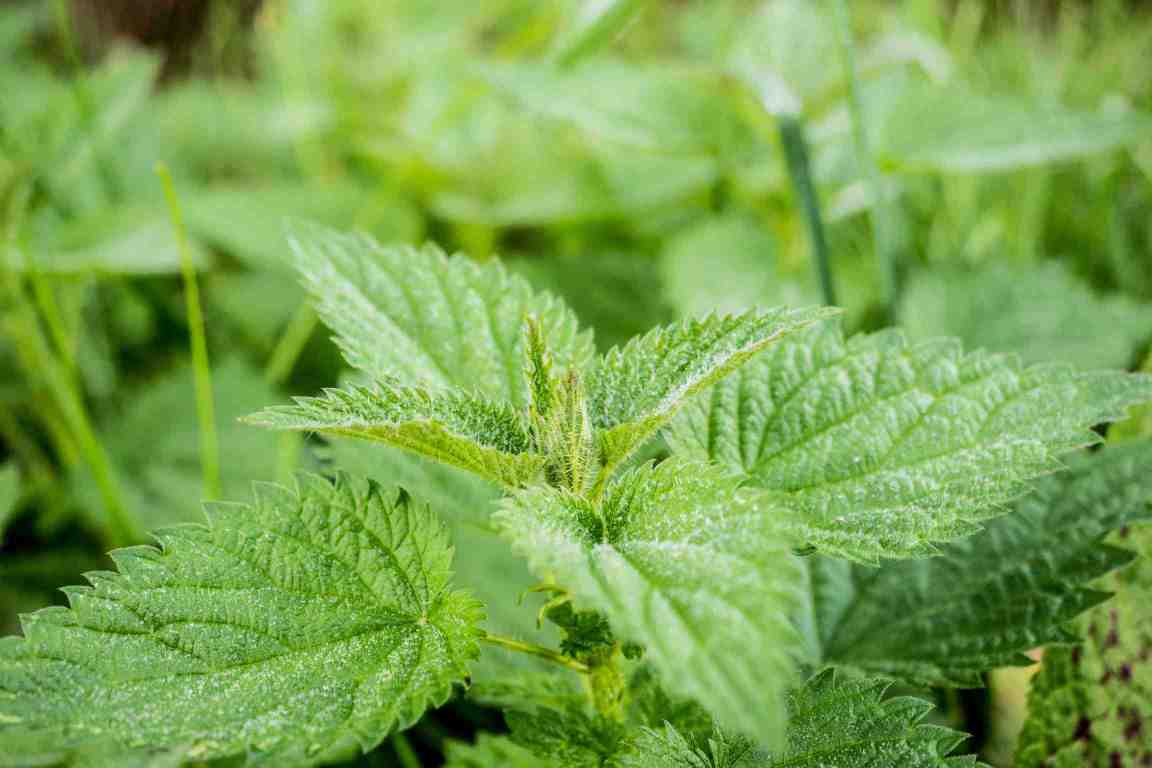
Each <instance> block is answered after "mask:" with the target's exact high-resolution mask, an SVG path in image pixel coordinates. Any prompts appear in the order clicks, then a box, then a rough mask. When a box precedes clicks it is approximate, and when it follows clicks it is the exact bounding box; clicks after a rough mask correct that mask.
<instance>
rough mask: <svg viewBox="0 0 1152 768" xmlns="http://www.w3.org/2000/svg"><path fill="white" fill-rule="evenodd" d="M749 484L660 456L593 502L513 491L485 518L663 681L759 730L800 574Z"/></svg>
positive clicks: (771, 707) (726, 719)
mask: <svg viewBox="0 0 1152 768" xmlns="http://www.w3.org/2000/svg"><path fill="white" fill-rule="evenodd" d="M761 496H762V495H761V494H758V493H756V492H746V491H740V490H738V489H737V488H736V482H735V481H733V480H731V479H729V478H727V477H725V476H724V474H723V473H722V472H721V471H719V470H718V469H716V468H714V467H712V466H709V465H707V464H693V463H687V462H682V461H667V462H664V463H662V464H660V465H659V466H657V467H655V468H653V467H651V466H643V467H640V468H637V469H635V470H632V471H630V472H627V473H625V474H624V475H622V476H621V477H619V478H618V479H617V480H616V481H614V482H613V483H611V484H610V485H609V486H608V487H607V489H606V491H605V493H604V496H603V498H602V499H601V500H600V501H599V502H594V501H591V500H589V499H587V498H585V497H581V496H578V495H576V494H572V493H568V492H565V491H562V490H556V489H550V488H542V487H540V488H530V489H527V490H524V491H521V492H518V493H516V494H514V495H513V496H511V497H510V498H508V499H506V500H505V502H504V505H503V506H502V508H501V509H500V510H499V511H498V512H497V513H496V514H495V516H494V521H495V522H496V524H497V527H498V528H500V530H501V532H502V533H503V535H504V536H505V537H506V538H508V539H509V540H510V541H511V542H512V543H513V546H514V547H515V548H516V549H517V550H518V551H519V552H521V553H522V554H523V555H524V556H525V557H527V558H528V560H529V565H530V566H531V567H532V569H533V570H534V571H535V572H536V573H537V574H538V575H540V576H541V577H543V576H544V575H546V574H550V575H553V576H554V577H555V578H556V579H557V581H559V582H560V583H562V584H564V585H565V586H566V587H567V588H568V589H569V590H570V591H571V592H572V594H573V595H574V597H575V598H576V599H577V600H578V601H580V602H581V603H582V604H583V603H587V604H588V605H590V606H592V607H594V608H596V609H598V610H601V611H603V612H604V613H605V614H606V615H607V616H608V619H609V622H610V623H611V625H612V629H613V631H614V632H615V633H616V634H617V635H618V636H619V637H621V638H622V639H625V640H632V641H635V642H637V643H640V644H642V645H643V646H645V648H646V655H645V658H646V659H648V660H649V661H650V662H651V663H652V664H653V665H654V666H655V667H656V668H657V669H658V670H659V672H660V673H661V675H662V676H663V679H664V681H665V683H666V685H667V686H668V687H669V689H670V690H671V692H673V693H677V694H680V695H683V696H687V697H691V698H695V699H696V700H698V701H700V702H701V703H702V704H704V705H705V706H706V707H707V708H708V709H709V710H711V711H712V713H713V714H714V715H716V716H717V717H718V718H719V719H720V721H721V722H722V723H724V724H726V725H728V726H729V727H732V728H736V729H739V730H741V731H747V732H748V733H750V734H756V735H757V736H759V737H760V738H763V739H765V740H766V741H769V742H770V741H772V740H773V739H778V738H779V737H781V735H782V733H783V720H784V713H783V692H784V689H785V686H786V685H787V683H788V681H789V679H790V677H791V674H792V670H793V663H794V655H795V654H796V653H797V652H798V648H799V646H800V640H799V637H798V636H797V634H796V632H795V630H794V629H793V627H792V625H791V623H790V621H789V620H788V616H789V615H790V612H791V610H792V609H793V608H794V606H795V604H796V603H797V602H798V600H799V599H800V595H801V589H800V585H801V581H800V575H801V574H800V571H799V567H798V564H797V563H796V561H795V558H794V557H793V556H792V555H791V552H790V550H789V548H788V547H787V546H786V545H785V544H784V543H783V542H782V541H781V540H780V538H779V537H778V536H777V535H776V534H775V532H774V531H773V530H772V527H771V516H772V510H771V509H767V508H765V507H764V506H763V505H762V504H761V501H760V500H761Z"/></svg>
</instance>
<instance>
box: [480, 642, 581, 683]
mask: <svg viewBox="0 0 1152 768" xmlns="http://www.w3.org/2000/svg"><path fill="white" fill-rule="evenodd" d="M480 640H481V641H482V642H485V643H490V644H492V645H498V646H500V647H501V648H506V649H507V650H509V651H516V652H517V653H526V654H528V655H529V656H535V657H537V658H540V659H545V660H547V661H551V662H552V663H554V664H559V665H560V666H562V667H567V668H568V669H571V670H572V671H573V672H579V673H580V674H582V675H586V674H588V673H589V672H590V671H591V668H590V667H589V666H588V665H587V664H582V663H580V662H579V661H576V660H575V659H570V658H568V657H567V656H564V655H563V654H560V653H557V652H556V651H554V650H552V649H551V648H545V647H544V646H542V645H536V644H535V643H524V642H521V641H519V640H513V639H512V638H510V637H502V636H500V635H493V634H491V633H489V632H485V633H484V634H483V635H482V636H481V637H480Z"/></svg>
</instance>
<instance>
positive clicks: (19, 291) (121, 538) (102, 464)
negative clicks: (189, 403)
mask: <svg viewBox="0 0 1152 768" xmlns="http://www.w3.org/2000/svg"><path fill="white" fill-rule="evenodd" d="M7 274H8V277H9V278H10V279H9V280H7V281H5V282H6V283H7V285H8V289H9V293H10V295H11V296H12V298H13V303H14V305H15V307H16V310H17V311H18V312H19V313H20V315H21V319H22V320H23V321H24V330H25V334H24V339H23V342H24V343H22V344H21V345H20V352H21V354H22V356H23V357H24V358H25V361H24V363H25V366H26V367H28V368H30V369H31V370H32V371H34V372H35V373H36V374H37V375H39V376H41V377H43V379H44V382H45V383H46V384H47V385H48V390H49V391H50V392H51V393H52V397H53V399H54V400H56V404H57V407H58V408H59V409H60V412H61V414H62V415H63V418H64V423H65V425H66V426H67V429H68V431H69V432H70V435H71V437H73V438H74V439H75V440H76V442H77V443H78V446H79V450H80V454H81V455H82V456H83V457H84V461H85V463H86V464H87V465H88V468H89V470H90V471H91V472H92V477H93V479H94V480H95V481H96V486H97V488H98V489H99V492H100V499H101V502H102V503H103V505H104V511H105V515H106V518H107V523H108V529H107V531H106V535H107V538H108V543H109V544H110V545H111V546H121V545H125V544H131V543H133V542H135V541H138V540H139V534H140V530H139V526H138V525H137V522H136V519H135V517H134V516H133V515H132V513H131V512H130V511H129V509H128V507H127V505H126V504H125V503H124V495H123V493H122V491H121V488H120V482H119V479H118V478H117V476H116V472H115V470H114V469H113V467H112V462H111V460H110V459H109V458H108V453H107V452H106V451H105V450H104V445H103V444H102V443H101V442H100V439H99V438H98V437H97V435H96V430H95V429H94V428H93V426H92V419H91V417H90V416H89V414H88V408H87V406H86V405H85V403H84V398H83V397H82V396H81V394H80V392H79V390H78V388H77V387H76V384H75V382H74V380H73V379H72V377H71V376H69V375H68V372H67V371H66V370H65V369H64V366H63V365H62V364H61V362H60V361H59V360H58V359H57V358H56V356H55V355H54V354H53V353H52V348H51V346H50V345H49V344H48V342H47V340H46V339H45V338H44V336H43V332H42V331H41V330H40V321H39V318H38V317H36V310H35V307H34V305H33V304H32V301H31V300H30V299H29V298H28V296H27V295H26V294H25V292H24V289H23V287H22V286H21V285H20V284H19V281H18V280H17V279H16V278H15V276H14V275H12V274H10V273H7ZM49 426H51V423H50V422H49Z"/></svg>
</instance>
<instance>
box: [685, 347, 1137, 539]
mask: <svg viewBox="0 0 1152 768" xmlns="http://www.w3.org/2000/svg"><path fill="white" fill-rule="evenodd" d="M1149 399H1152V377H1148V376H1142V375H1134V374H1125V373H1121V372H1111V371H1096V372H1087V373H1081V372H1077V371H1074V370H1072V369H1071V368H1067V367H1062V366H1033V367H1030V368H1024V367H1022V366H1021V365H1019V363H1018V362H1017V361H1016V360H1015V359H1014V358H1011V357H1003V356H997V355H989V354H985V353H983V352H975V353H971V354H964V353H963V352H962V351H961V349H960V346H959V345H958V344H956V343H955V342H954V341H952V340H947V339H940V340H932V341H925V342H919V343H914V344H913V343H909V342H908V341H906V340H905V339H904V337H903V336H902V335H900V334H898V333H895V332H884V333H879V334H875V335H862V336H856V337H854V338H852V339H850V340H847V341H845V340H844V338H843V335H842V333H841V331H840V329H839V327H838V326H836V325H834V324H828V325H826V326H824V327H822V328H816V329H813V330H811V331H809V332H806V333H803V334H796V335H793V336H791V337H788V338H785V339H783V340H782V341H780V342H778V343H777V344H774V345H772V346H771V347H769V348H768V349H767V350H766V351H765V352H764V353H763V354H761V355H759V356H758V357H757V358H755V359H754V360H752V362H751V363H749V364H748V365H747V366H745V367H744V368H743V369H741V370H740V371H738V372H737V373H736V374H734V375H733V376H731V377H729V378H728V379H726V380H725V381H723V382H721V383H719V384H717V385H716V386H715V387H714V388H713V389H712V390H711V392H708V393H705V394H704V395H702V396H701V397H699V398H697V399H695V400H694V401H693V403H692V404H691V405H690V407H688V408H686V409H685V410H684V412H683V413H682V415H681V418H679V419H678V420H677V422H676V423H675V424H674V426H673V429H672V430H671V434H670V435H669V444H670V445H671V446H672V448H673V450H674V451H675V452H677V453H680V454H683V455H685V456H688V457H691V458H699V459H710V460H712V461H715V462H718V463H719V464H720V465H721V466H724V467H727V468H728V469H730V470H731V471H733V472H736V473H738V474H739V475H741V476H742V477H744V478H745V479H746V481H747V482H748V483H749V484H751V485H754V486H758V487H762V488H767V489H770V490H772V491H776V492H779V493H781V494H782V495H784V496H785V497H786V499H785V500H782V501H781V503H780V505H779V506H780V508H781V509H782V510H784V511H786V513H787V514H786V517H785V518H782V519H781V520H780V524H781V525H782V526H783V527H785V528H786V529H788V530H789V531H790V533H791V536H792V537H793V540H794V542H795V543H797V544H810V545H813V546H815V547H817V548H819V549H821V550H823V551H825V552H827V553H829V554H833V555H838V556H841V557H847V558H849V559H855V560H862V561H876V560H878V559H880V558H883V557H906V556H916V555H925V554H931V553H933V552H935V551H936V545H937V543H938V542H942V541H946V540H950V539H954V538H957V537H959V536H963V535H968V534H971V533H974V532H975V531H977V530H979V527H980V523H981V522H982V521H984V520H986V519H989V518H991V517H995V516H996V515H999V514H1001V513H1002V512H1003V511H1004V508H1003V505H1004V503H1005V502H1008V501H1010V500H1011V499H1013V498H1014V497H1016V496H1017V495H1019V494H1020V493H1022V492H1024V491H1025V490H1026V488H1027V481H1028V480H1030V479H1032V478H1034V477H1037V476H1038V475H1041V474H1044V473H1046V472H1049V471H1052V470H1054V469H1056V468H1058V466H1059V464H1058V458H1059V456H1060V455H1061V454H1063V453H1065V452H1067V451H1069V450H1071V449H1073V448H1076V447H1079V446H1083V445H1087V444H1090V443H1093V442H1095V441H1096V440H1097V439H1098V437H1097V436H1096V434H1095V433H1093V432H1092V431H1091V430H1090V429H1089V427H1091V426H1092V425H1094V424H1098V423H1101V422H1105V421H1109V420H1112V419H1115V418H1117V417H1119V416H1121V415H1123V413H1124V411H1125V408H1126V407H1127V406H1129V405H1132V404H1135V403H1138V402H1141V401H1146V400H1149Z"/></svg>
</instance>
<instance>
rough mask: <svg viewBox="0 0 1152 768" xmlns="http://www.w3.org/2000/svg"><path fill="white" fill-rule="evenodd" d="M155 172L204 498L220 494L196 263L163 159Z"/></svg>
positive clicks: (206, 349) (205, 339) (210, 389)
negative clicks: (167, 222) (173, 251)
mask: <svg viewBox="0 0 1152 768" xmlns="http://www.w3.org/2000/svg"><path fill="white" fill-rule="evenodd" d="M156 175H158V176H159V177H160V183H161V184H162V185H163V186H164V197H165V199H166V200H167V202H168V213H169V216H170V217H171V219H172V229H173V230H175V233H176V247H177V248H178V249H179V251H180V271H181V273H182V274H183V276H184V298H185V303H186V305H187V311H188V333H189V336H190V337H191V346H192V372H193V376H194V377H195V382H196V417H197V419H198V420H199V422H200V469H201V471H202V473H203V476H204V495H205V497H206V498H208V499H215V498H218V497H219V496H220V444H219V442H218V440H217V437H216V403H215V399H214V397H213V394H212V367H211V365H210V364H209V362H208V340H207V335H206V333H205V330H204V312H203V310H202V309H201V306H200V287H199V285H198V284H197V282H196V265H195V264H194V263H193V261H192V249H191V248H190V247H189V245H188V231H187V229H186V228H185V227H184V215H183V213H182V212H181V210H180V201H179V199H178V198H177V197H176V188H175V186H174V185H173V184H172V174H171V173H169V172H168V167H167V166H166V165H164V164H163V163H161V164H158V165H157V166H156Z"/></svg>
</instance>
